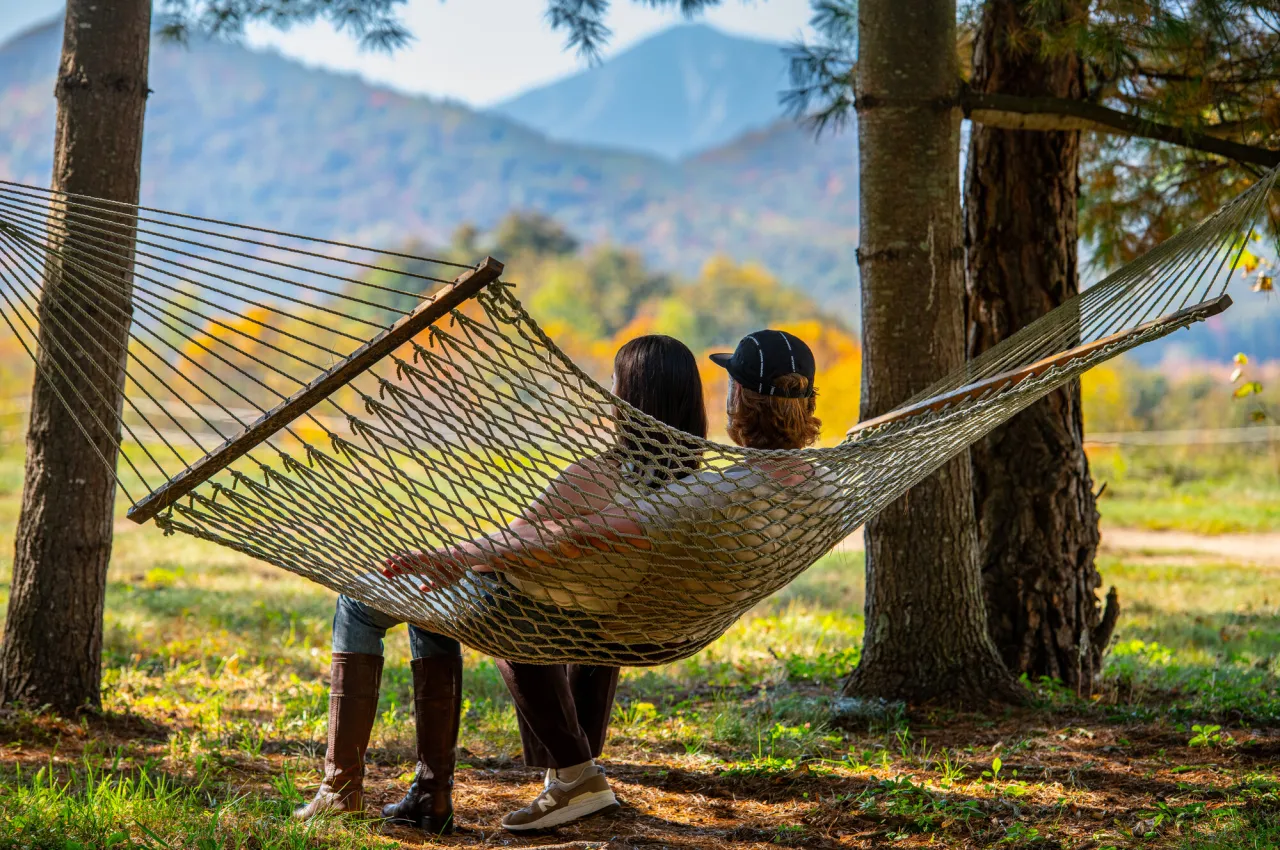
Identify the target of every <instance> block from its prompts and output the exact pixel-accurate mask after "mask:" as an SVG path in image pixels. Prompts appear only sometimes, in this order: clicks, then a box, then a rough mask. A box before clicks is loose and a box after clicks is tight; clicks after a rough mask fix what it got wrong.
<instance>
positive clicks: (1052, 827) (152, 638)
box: [0, 462, 1280, 850]
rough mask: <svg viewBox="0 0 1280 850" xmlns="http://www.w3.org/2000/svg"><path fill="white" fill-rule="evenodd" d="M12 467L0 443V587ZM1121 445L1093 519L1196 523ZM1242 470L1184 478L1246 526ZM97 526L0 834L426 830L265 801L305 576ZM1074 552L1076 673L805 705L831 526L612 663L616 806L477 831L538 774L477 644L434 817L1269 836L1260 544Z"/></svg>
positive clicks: (1276, 674)
mask: <svg viewBox="0 0 1280 850" xmlns="http://www.w3.org/2000/svg"><path fill="white" fill-rule="evenodd" d="M17 472H18V471H17V469H16V467H15V465H14V463H12V462H10V463H0V491H2V492H0V532H2V535H0V556H2V557H4V558H5V559H6V562H5V564H4V566H3V567H0V578H3V580H4V582H5V584H4V586H3V592H4V593H6V594H7V580H8V565H7V558H8V557H9V553H10V552H11V551H12V541H11V539H10V537H9V535H11V533H12V531H11V530H12V527H13V521H14V519H15V518H16V513H17V501H16V490H17V486H18V483H19V476H18V474H17ZM1113 472H1114V470H1113ZM1125 472H1126V475H1125V476H1119V475H1114V474H1113V475H1112V479H1113V480H1116V481H1117V483H1116V484H1114V485H1111V486H1110V487H1109V490H1111V489H1112V487H1114V488H1115V489H1114V491H1113V492H1112V493H1111V494H1110V495H1109V496H1108V497H1106V498H1104V504H1103V509H1104V516H1105V521H1106V522H1108V523H1113V524H1114V523H1116V522H1117V521H1119V518H1120V517H1124V522H1126V523H1131V524H1139V525H1142V524H1146V525H1148V526H1149V527H1162V525H1161V524H1162V523H1166V522H1167V523H1170V526H1169V527H1179V528H1193V529H1194V528H1197V527H1198V526H1195V525H1194V524H1190V525H1188V524H1179V520H1178V519H1177V517H1178V516H1179V514H1177V513H1176V512H1175V511H1173V510H1172V509H1170V508H1169V507H1168V505H1171V504H1175V503H1176V498H1180V497H1181V496H1182V495H1187V496H1188V497H1191V496H1192V494H1191V493H1190V492H1187V493H1185V494H1183V493H1182V492H1181V489H1182V485H1179V487H1174V488H1170V487H1169V486H1168V484H1167V482H1166V483H1165V484H1161V483H1160V480H1159V479H1158V478H1156V477H1154V476H1150V475H1147V474H1146V473H1141V474H1139V472H1140V471H1139V472H1135V471H1134V470H1133V469H1132V468H1130V469H1128V470H1125ZM1099 477H1100V478H1102V477H1103V476H1099ZM1252 485H1253V487H1254V488H1255V490H1256V492H1257V494H1258V495H1257V497H1256V500H1254V497H1253V496H1249V497H1248V498H1247V499H1246V498H1243V497H1242V496H1241V493H1242V492H1248V493H1253V492H1254V491H1253V490H1249V491H1243V490H1241V489H1240V486H1239V485H1238V484H1237V483H1233V481H1232V480H1224V481H1222V482H1219V483H1217V484H1211V483H1209V482H1208V481H1206V480H1200V481H1198V482H1189V483H1188V485H1187V486H1194V487H1197V488H1202V489H1201V490H1196V491H1195V494H1194V498H1195V499H1202V500H1203V504H1204V505H1207V506H1210V507H1211V508H1212V509H1213V510H1216V511H1218V512H1219V513H1220V514H1221V515H1222V516H1224V517H1227V516H1234V515H1246V516H1250V517H1253V519H1251V520H1250V522H1252V523H1253V524H1252V525H1249V524H1242V525H1241V526H1240V528H1241V529H1245V528H1248V529H1270V528H1273V527H1274V526H1273V525H1269V524H1268V523H1271V522H1274V520H1275V514H1274V512H1273V513H1267V503H1268V496H1267V494H1268V493H1270V494H1272V498H1271V502H1270V504H1271V505H1272V506H1274V505H1275V504H1276V502H1275V500H1274V495H1275V494H1276V493H1277V492H1278V491H1280V485H1277V484H1276V483H1275V480H1274V479H1273V478H1272V479H1268V478H1266V477H1265V476H1256V477H1255V480H1254V481H1253V482H1252ZM1215 487H1216V489H1215ZM1143 488H1150V489H1143ZM1144 494H1145V495H1144ZM1156 496H1160V497H1162V498H1154V497H1156ZM1233 500H1234V501H1233ZM1144 504H1145V505H1148V506H1149V509H1148V512H1147V514H1145V515H1143V514H1142V507H1141V506H1142V505H1144ZM1248 505H1253V507H1247V506H1248ZM1120 506H1124V507H1123V508H1121V507H1120ZM1125 511H1128V513H1125ZM1249 511H1254V513H1249ZM1202 515H1203V514H1202V512H1198V511H1197V510H1193V509H1190V508H1188V509H1187V511H1186V513H1185V514H1184V516H1187V517H1192V518H1195V517H1202ZM1196 521H1200V520H1196ZM119 528H120V534H119V536H118V539H117V548H116V555H115V558H114V562H113V563H114V565H113V568H112V571H111V575H110V581H109V590H108V600H107V615H106V667H107V669H106V690H105V698H104V701H105V706H104V708H105V711H104V713H103V715H101V716H86V717H84V718H82V719H81V720H78V721H74V722H72V721H66V720H59V719H56V718H53V717H50V716H48V715H43V714H40V713H38V712H24V711H14V710H8V711H3V712H0V747H3V748H4V753H5V755H4V758H3V761H2V763H0V848H7V847H15V848H17V847H23V848H27V847H30V848H45V847H49V848H73V847H86V848H87V847H112V848H125V847H148V848H163V847H174V848H176V847H184V848H186V847H191V848H222V847H244V848H295V847H296V848H302V847H339V848H354V847H395V846H401V845H402V844H403V845H417V844H421V843H423V842H424V841H426V839H425V838H424V837H423V836H421V835H420V834H415V833H413V832H411V831H405V830H396V829H384V828H382V827H381V826H380V825H378V824H377V823H376V822H374V821H368V822H363V823H361V822H354V823H353V822H343V821H335V820H329V821H324V822H321V823H316V824H309V825H299V824H295V823H293V822H292V821H290V820H289V819H288V818H287V813H288V811H289V810H290V809H291V807H292V806H294V805H296V804H297V803H298V802H300V801H301V800H302V799H303V798H304V796H306V795H307V794H309V793H310V792H311V791H312V790H313V789H314V788H315V786H316V784H317V783H318V780H319V767H320V756H321V755H322V751H323V746H324V744H323V742H324V734H325V722H326V711H327V683H326V681H325V677H326V675H327V666H328V641H329V620H330V618H331V616H332V610H333V598H332V595H331V594H329V593H328V592H327V591H325V590H323V589H321V588H319V587H318V586H316V585H312V584H310V583H308V582H306V581H303V580H301V579H298V578H295V577H293V576H291V575H288V574H286V573H283V572H281V571H279V570H276V569H273V568H270V567H266V566H263V565H261V564H259V563H256V562H253V561H250V560H248V559H246V558H243V557H242V556H239V555H237V554H235V553H232V552H229V551H226V550H222V549H219V548H216V547H213V546H211V545H209V544H205V543H202V542H200V541H196V540H191V539H186V538H181V537H174V538H164V537H162V536H161V535H160V534H159V533H157V532H155V531H154V530H153V529H150V528H142V529H139V528H136V527H134V526H133V525H132V524H131V523H121V525H120V526H119ZM1100 567H1101V569H1102V571H1103V573H1104V577H1105V580H1106V582H1107V583H1108V584H1114V585H1116V586H1117V587H1118V588H1119V590H1120V594H1121V599H1122V603H1123V604H1124V606H1125V611H1124V615H1123V618H1122V620H1121V626H1120V629H1119V633H1118V636H1117V639H1116V643H1115V645H1114V647H1113V649H1112V652H1111V655H1110V660H1109V662H1108V668H1107V674H1106V678H1105V686H1104V688H1103V692H1102V693H1101V694H1100V695H1099V696H1098V697H1097V698H1096V699H1091V700H1081V699H1077V698H1076V696H1075V695H1074V694H1070V693H1064V692H1062V691H1061V690H1060V689H1058V688H1055V687H1053V686H1052V685H1050V684H1047V683H1030V684H1031V685H1032V687H1033V688H1034V689H1035V692H1036V694H1037V705H1036V706H1035V707H1033V708H1030V709H1025V710H1019V711H1010V712H1007V713H1005V714H1003V715H1002V716H999V717H990V718H984V717H979V716H969V715H954V714H951V713H948V712H943V711H929V710H919V711H889V712H887V713H886V714H885V715H884V716H883V717H882V718H881V719H880V720H878V721H877V722H875V723H874V724H872V725H870V726H867V725H856V726H853V727H851V728H840V727H838V726H836V725H834V724H833V721H832V718H833V711H832V708H833V701H834V699H835V694H836V692H837V691H838V685H839V682H840V679H841V677H842V676H843V675H844V674H845V673H846V672H847V671H848V670H849V669H850V668H851V667H852V666H853V665H854V664H855V663H856V661H857V658H858V648H859V644H860V639H861V633H862V616H861V611H862V581H863V577H862V572H863V565H862V561H861V556H860V555H859V554H857V553H853V552H836V553H834V554H832V555H831V556H829V557H828V558H827V559H825V560H824V561H823V562H821V563H820V564H819V565H818V566H817V567H815V568H814V569H812V570H810V571H809V572H808V573H807V574H805V575H804V576H803V577H802V578H801V579H800V580H799V581H797V582H796V583H794V584H793V585H792V586H791V587H789V588H787V589H786V591H784V592H783V593H781V594H780V595H778V596H777V597H776V598H774V599H772V600H769V601H768V602H767V603H765V604H763V605H761V606H760V607H759V608H758V609H757V610H755V611H754V612H753V613H752V614H750V615H749V616H748V617H747V618H745V619H744V620H743V621H742V622H741V623H739V624H738V625H737V626H735V627H734V628H733V629H732V630H731V632H730V633H729V634H728V635H727V636H726V637H725V638H723V639H722V640H720V641H719V642H717V643H716V644H714V645H713V646H712V647H710V648H709V649H707V650H706V651H704V652H703V653H701V654H699V655H698V656H696V657H694V658H692V659H689V660H687V661H684V662H680V663H678V664H673V665H669V666H666V667H660V668H656V669H651V670H628V671H625V673H624V675H623V680H622V685H621V689H620V697H619V701H618V706H617V709H616V713H615V718H614V724H613V728H612V732H611V737H610V741H609V746H608V748H607V751H606V765H607V768H608V770H609V772H610V776H611V778H612V780H613V782H614V784H615V787H616V788H617V790H618V793H619V796H620V797H621V798H622V799H623V802H624V809H623V811H622V812H620V813H619V814H617V815H615V816H612V817H609V818H603V819H597V820H593V821H589V822H587V823H584V824H581V825H578V826H573V827H569V828H565V829H562V830H560V832H559V833H558V834H557V835H554V836H547V837H542V838H536V839H530V838H526V839H514V838H511V837H509V836H507V835H505V834H503V833H502V831H501V830H500V829H498V828H497V822H498V820H499V818H500V817H501V815H502V814H503V813H505V812H506V811H508V810H510V809H511V808H514V807H517V806H519V805H523V804H524V803H525V802H527V801H528V799H530V798H531V797H532V795H533V794H534V793H536V790H537V783H538V781H539V779H540V777H538V776H537V775H536V774H535V773H534V772H533V771H530V770H526V769H524V768H523V766H522V765H521V763H520V761H519V741H518V736H517V734H516V727H515V721H514V715H513V710H512V708H511V704H510V702H509V700H508V699H507V696H506V693H505V690H504V689H503V687H502V684H501V681H500V680H499V678H498V676H497V674H496V671H495V669H494V667H493V664H492V662H491V661H489V660H488V659H486V658H483V657H481V656H478V655H474V654H468V656H467V666H466V714H465V718H464V721H463V730H462V742H461V743H462V747H463V755H462V763H463V767H462V769H461V770H460V772H459V776H458V791H457V794H456V800H457V803H458V818H459V823H460V826H461V827H462V828H463V829H464V832H462V833H461V834H460V835H458V836H457V837H455V838H451V839H448V840H445V841H442V842H440V843H442V844H450V845H465V846H470V845H485V846H488V845H499V844H500V845H504V846H509V845H515V846H533V845H538V844H542V845H557V846H560V847H565V846H574V847H592V846H604V845H606V844H608V846H616V847H624V846H626V847H631V846H680V847H706V848H711V847H724V846H732V847H765V846H804V847H878V846H888V845H895V846H903V847H924V846H934V847H938V846H945V847H994V846H999V847H1046V848H1050V847H1063V848H1079V850H1086V848H1104V847H1117V848H1118V847H1160V848H1269V847H1277V846H1280V566H1273V567H1266V566H1250V565H1243V564H1232V563H1222V562H1219V561H1218V560H1216V559H1214V558H1211V557H1205V556H1191V555H1187V554H1185V553H1176V552H1175V553H1151V552H1114V551H1112V552H1108V554H1106V555H1104V556H1103V558H1102V559H1101V563H1100ZM4 601H5V600H4V599H0V603H3V602H4ZM388 650H389V651H388V664H387V671H386V675H385V677H384V690H383V696H382V704H381V711H382V716H381V719H380V721H379V723H378V724H377V726H376V728H375V731H374V742H373V748H372V750H371V753H370V758H371V764H370V768H369V782H368V789H369V796H370V798H371V802H372V803H373V804H377V805H380V804H382V803H383V802H387V801H389V800H391V799H393V798H395V797H397V796H398V793H399V792H400V791H401V789H402V787H403V785H404V784H405V782H406V781H407V779H408V773H409V771H410V770H411V769H412V764H411V758H412V741H413V730H412V720H411V717H410V714H409V710H408V706H409V699H410V694H411V685H410V680H409V670H408V665H407V640H406V638H405V637H404V631H403V630H397V631H396V632H394V633H393V634H392V635H391V637H390V639H389V647H388ZM566 842H568V844H566Z"/></svg>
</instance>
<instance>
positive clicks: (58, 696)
mask: <svg viewBox="0 0 1280 850" xmlns="http://www.w3.org/2000/svg"><path fill="white" fill-rule="evenodd" d="M150 30H151V0H115V2H109V3H108V2H103V0H69V2H68V4H67V12H66V27H65V30H64V34H63V46H62V61H61V65H60V66H59V70H58V80H57V85H56V92H55V93H56V97H57V101H58V109H57V129H56V134H55V139H54V162H53V183H52V185H53V188H54V189H55V190H59V191H64V192H71V193H79V194H86V195H93V196H97V197H101V198H107V199H110V200H114V201H123V202H126V203H135V204H136V203H137V201H138V187H139V181H140V170H141V160H142V125H143V114H144V112H145V108H146V98H147V60H148V51H149V47H150ZM54 215H55V216H58V217H60V218H64V219H66V220H67V230H68V234H67V237H66V240H65V242H66V248H65V250H66V252H67V253H68V255H70V256H72V257H74V254H75V245H76V242H77V224H76V222H75V220H74V217H72V218H69V219H67V217H66V214H65V210H58V211H55V213H54ZM118 221H119V222H120V223H121V224H122V225H124V233H125V234H127V235H125V236H123V237H121V238H119V239H115V240H113V241H114V242H115V246H114V250H115V251H118V252H120V253H121V254H122V255H123V256H126V257H129V258H131V257H132V252H133V228H134V225H135V217H134V216H132V215H130V214H127V213H121V214H120V217H119V219H118ZM88 226H89V227H92V225H88ZM88 235H90V236H92V237H94V238H101V234H100V233H97V232H94V233H92V234H88ZM84 244H92V243H88V242H86V243H84ZM97 247H99V250H101V246H100V245H99V246H97ZM129 265H132V260H131V259H130V260H129ZM72 274H74V272H73V271H72V270H71V269H70V268H64V267H63V265H62V263H61V262H59V261H58V260H57V259H56V258H54V259H50V260H49V261H48V262H47V263H46V266H45V269H44V289H43V293H42V295H41V300H40V307H39V315H40V345H41V353H40V357H39V368H38V369H37V377H36V380H35V384H34V387H33V389H32V399H31V422H30V425H29V427H28V432H27V461H26V478H25V484H24V487H23V496H22V512H21V514H20V516H19V519H18V528H17V543H16V547H15V554H14V564H13V585H12V589H11V595H10V599H9V610H8V618H7V619H6V621H5V630H4V645H3V647H2V648H0V701H4V702H21V703H26V704H28V705H33V706H43V705H49V706H52V707H53V708H54V709H55V710H57V711H59V712H62V713H70V712H74V711H76V710H78V709H80V708H81V707H83V706H86V705H88V706H97V705H99V701H100V693H99V690H100V686H101V679H102V657H101V656H102V605H103V596H104V593H105V590H106V573H107V562H108V560H109V559H110V557H111V538H112V534H111V532H112V513H113V510H112V509H113V506H114V501H115V490H116V485H115V480H114V477H113V475H112V469H110V468H108V466H107V465H105V464H104V463H103V460H102V459H103V458H108V459H111V460H112V462H114V459H115V457H116V453H117V449H118V446H119V437H120V429H119V425H118V418H117V417H118V414H119V411H120V407H121V399H122V392H123V386H124V360H125V356H126V353H127V345H128V336H127V327H121V326H120V325H121V323H120V321H119V318H120V316H121V315H122V313H121V311H123V312H124V314H128V311H129V310H130V293H129V292H112V291H108V290H106V289H103V288H102V287H100V286H91V287H89V288H90V290H91V294H89V295H83V294H81V292H83V290H80V289H79V288H78V287H76V286H74V285H73V284H74V281H73V280H72V278H71V275H72ZM82 283H83V285H85V286H88V285H89V284H90V281H87V280H86V281H83V282H82ZM69 317H74V318H75V319H77V320H78V321H79V322H80V324H81V325H82V326H85V327H95V325H94V324H93V321H94V319H95V318H96V319H97V320H98V321H99V322H100V323H101V327H102V328H103V330H102V331H100V332H98V333H95V338H96V342H97V343H98V344H95V345H93V346H85V347H84V349H83V350H82V349H81V348H80V344H81V343H83V340H82V339H81V340H78V339H77V336H82V334H77V333H76V330H75V326H74V325H72V324H71V322H70V318H69ZM123 324H125V325H127V323H123ZM113 329H118V330H114V332H111V331H112V330H113ZM99 345H100V347H99ZM60 396H61V397H62V398H66V399H68V400H70V401H71V403H72V406H73V408H74V410H73V411H72V412H71V413H68V411H67V409H66V408H64V407H63V404H62V402H61V401H60V400H59V397H60ZM77 419H79V420H80V421H81V422H84V423H92V422H94V421H95V420H96V421H98V422H103V423H109V425H108V427H95V426H93V425H92V424H89V432H90V435H91V436H92V442H91V441H90V439H87V438H86V435H85V433H84V432H82V431H81V429H80V427H79V426H78V425H77V424H76V420H77Z"/></svg>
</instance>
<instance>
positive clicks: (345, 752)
mask: <svg viewBox="0 0 1280 850" xmlns="http://www.w3.org/2000/svg"><path fill="white" fill-rule="evenodd" d="M330 670H331V677H332V684H331V685H330V686H329V748H328V749H327V750H326V751H325V754H324V781H323V782H321V784H320V790H319V791H317V792H316V796H315V797H314V798H313V799H312V800H311V802H310V803H308V804H307V805H305V806H303V807H301V808H299V809H298V810H297V811H295V812H294V813H293V816H294V817H295V818H298V819H299V820H308V819H310V818H313V817H315V816H316V815H320V814H324V813H332V814H337V813H342V812H355V813H357V814H358V813H360V812H362V811H363V810H364V754H365V751H366V750H368V749H369V735H370V734H371V733H372V732H373V721H374V718H376V717H377V716H378V688H379V686H380V685H381V684H382V656H381V655H366V654H365V653H363V652H335V653H334V654H333V663H332V666H331V667H330Z"/></svg>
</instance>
